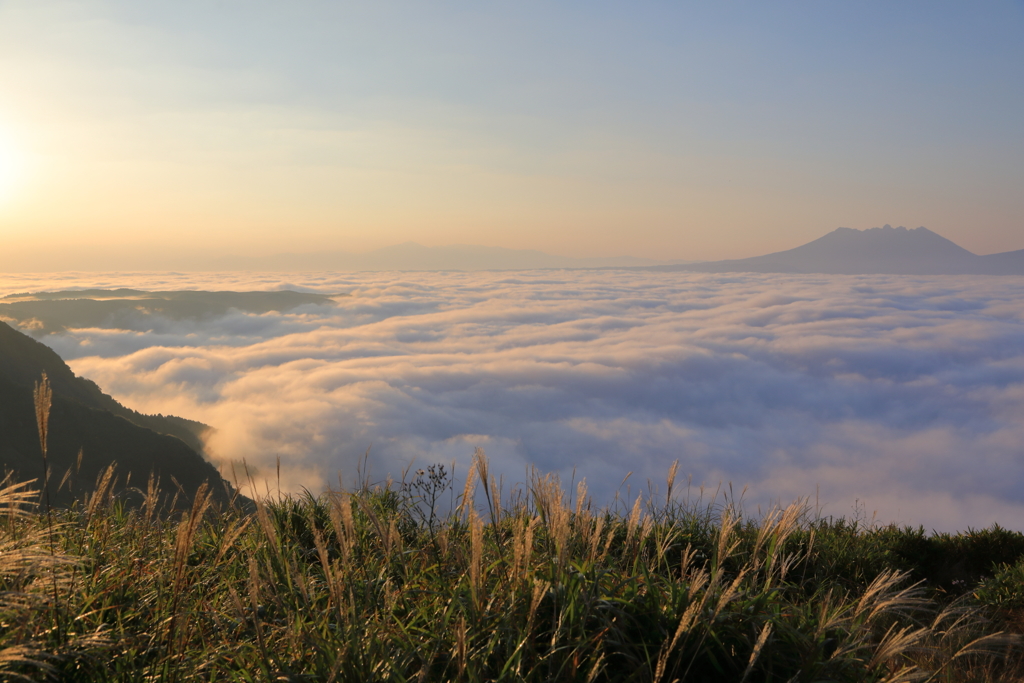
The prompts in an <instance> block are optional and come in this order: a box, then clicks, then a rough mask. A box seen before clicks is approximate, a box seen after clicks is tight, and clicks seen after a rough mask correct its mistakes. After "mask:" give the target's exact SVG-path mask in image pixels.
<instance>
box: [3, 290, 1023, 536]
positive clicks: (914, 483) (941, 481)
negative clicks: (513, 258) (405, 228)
mask: <svg viewBox="0 0 1024 683" xmlns="http://www.w3.org/2000/svg"><path fill="white" fill-rule="evenodd" d="M82 277H83V278H84V277H86V276H82ZM147 277H149V278H151V279H155V278H156V276H140V275H134V276H124V277H123V278H121V279H118V278H117V277H113V276H111V277H109V278H107V279H106V280H103V281H104V282H108V283H109V284H110V285H111V286H113V285H114V284H117V285H119V286H123V284H124V282H127V281H130V284H131V286H133V287H140V288H147V285H148V286H149V287H151V288H155V287H157V286H159V287H162V288H170V287H173V286H174V284H173V282H171V281H175V282H177V281H181V282H184V281H185V280H186V279H187V280H188V282H189V286H190V287H212V286H216V287H217V288H221V289H224V288H232V287H234V288H239V287H245V286H247V285H246V283H248V286H249V287H252V286H253V284H256V285H257V286H258V287H259V288H264V289H270V288H277V287H282V286H292V287H303V288H305V289H307V290H309V291H321V292H346V293H349V294H351V296H349V297H342V298H339V299H338V300H337V301H338V304H337V306H336V307H303V309H301V310H299V311H296V312H294V313H285V314H280V313H272V314H265V315H261V316H255V315H245V314H241V313H232V314H230V315H228V316H225V317H223V318H221V319H219V320H217V321H216V324H215V325H211V326H208V327H204V328H202V329H200V328H197V327H196V326H191V327H188V328H184V327H181V328H175V327H174V326H168V325H164V326H160V329H158V330H154V331H152V332H141V333H140V332H129V331H122V330H110V329H79V330H72V331H71V332H70V333H68V334H65V335H55V336H51V337H48V338H47V339H46V341H47V343H48V344H50V345H51V346H53V347H54V348H55V349H56V350H57V351H58V352H59V353H61V354H62V356H64V357H65V358H67V359H71V361H70V362H71V365H72V367H73V368H74V370H75V371H76V372H78V373H79V374H82V375H85V376H86V377H89V378H91V379H93V380H95V381H96V382H97V383H98V384H99V385H100V386H102V387H103V388H104V389H105V390H107V391H108V392H110V393H112V394H113V395H114V396H115V397H117V398H118V399H119V400H122V401H124V402H125V403H126V404H128V405H130V406H132V407H134V408H136V409H139V410H143V411H147V412H162V413H175V414H180V415H182V416H185V417H190V418H193V419H199V420H202V421H204V422H207V423H208V424H211V425H213V426H215V427H216V428H217V430H218V431H217V433H216V435H215V436H213V437H212V438H211V440H210V444H209V446H210V449H211V451H212V452H213V453H214V454H215V455H216V457H218V458H219V459H221V460H223V461H225V462H226V461H231V460H241V459H243V458H244V459H245V460H246V461H247V462H249V463H252V464H254V465H256V466H258V467H262V468H266V467H268V466H269V467H272V466H273V463H274V461H275V460H276V458H277V457H280V458H281V460H282V467H283V472H282V476H283V478H284V481H283V485H284V486H285V487H288V488H291V489H295V488H298V487H301V486H306V487H309V488H311V489H317V488H319V487H321V486H324V485H325V484H327V483H329V482H331V481H336V477H337V474H338V473H339V472H341V473H343V475H344V476H345V477H346V478H347V480H351V478H352V477H353V476H354V475H355V472H356V468H357V465H358V463H359V462H360V461H361V459H362V456H363V454H364V452H365V451H366V449H367V447H369V446H370V445H371V444H372V452H371V453H372V455H371V458H370V466H371V471H372V473H373V474H375V475H377V476H380V477H383V476H384V475H385V474H387V473H391V474H394V475H397V474H398V473H399V472H400V471H401V470H402V469H403V467H405V466H406V465H407V464H408V463H409V462H411V461H414V460H415V462H417V463H418V465H420V466H422V465H424V464H427V463H429V462H438V461H440V462H448V461H450V460H452V459H455V460H458V461H459V462H460V463H461V465H460V469H461V470H462V471H465V469H466V468H465V465H466V463H467V461H468V456H469V454H470V453H471V452H472V449H473V447H474V446H477V445H479V446H483V447H484V448H485V450H487V452H488V454H489V455H490V456H491V459H492V461H493V462H494V465H495V466H496V469H497V470H498V471H499V472H501V473H503V474H504V475H505V476H506V479H507V480H510V481H522V480H523V479H524V476H525V470H526V468H527V467H528V466H530V465H536V466H537V467H538V468H540V469H541V470H548V471H557V472H560V473H562V474H563V476H564V477H565V478H566V479H568V478H570V477H571V476H572V474H571V473H572V471H573V469H574V468H575V469H576V472H577V474H576V477H577V478H579V477H580V476H585V477H586V478H587V481H588V485H589V487H590V490H591V491H592V492H593V493H594V494H595V495H596V496H597V497H598V498H599V499H600V498H602V497H603V498H604V499H606V500H608V499H610V498H611V496H612V495H613V494H614V491H615V490H616V487H617V486H618V485H619V483H620V482H621V481H622V479H623V477H624V476H625V475H626V473H627V472H629V471H633V472H634V473H635V474H634V475H633V478H632V479H631V481H632V482H646V480H647V479H651V480H652V481H659V480H661V479H662V478H663V477H664V473H665V471H666V470H667V469H668V466H669V465H670V463H671V462H672V461H673V460H675V459H677V458H678V459H679V460H680V470H681V472H682V473H685V474H689V475H692V477H693V481H694V482H695V483H707V484H709V485H711V486H715V485H716V484H717V483H718V482H720V481H722V482H733V484H734V485H735V486H736V487H737V488H738V487H740V486H743V485H749V486H750V490H749V493H748V495H747V504H748V505H750V506H756V505H765V504H768V503H769V502H771V501H774V500H780V501H782V502H788V501H790V500H792V499H793V498H796V497H800V496H811V497H814V496H815V495H817V496H818V499H819V500H820V501H821V502H824V503H826V507H825V512H826V513H832V514H838V515H848V514H850V513H851V512H852V510H853V506H854V505H855V501H856V504H857V505H863V506H864V509H865V510H866V512H867V513H868V514H869V515H870V513H872V512H874V511H877V512H878V515H879V518H880V519H883V520H890V519H896V520H899V521H901V522H907V523H915V524H916V523H922V524H925V525H926V526H928V527H930V528H940V529H954V528H966V527H967V526H975V527H977V526H985V525H988V524H991V523H992V522H994V521H998V522H999V523H1001V524H1003V525H1007V526H1013V527H1017V528H1021V527H1024V447H1022V445H1021V444H1024V304H1022V303H1021V302H1024V296H1022V295H1024V278H1017V277H1004V278H998V277H990V278H977V277H975V278H970V277H955V276H954V277H906V276H808V275H799V276H778V275H754V274H728V275H704V274H687V273H643V272H631V271H624V270H619V271H527V272H516V273H508V272H487V273H415V274H413V273H366V274H321V275H301V276H299V275H292V276H289V279H287V280H286V279H285V278H282V277H281V276H269V275H268V276H251V275H244V276H243V275H231V276H222V277H220V278H219V279H218V277H217V276H203V277H205V278H207V279H206V280H204V281H198V280H197V279H196V278H195V277H186V276H184V275H164V276H160V282H159V283H158V284H157V283H154V284H149V282H150V281H148V280H146V278H147ZM40 278H42V276H40ZM232 278H234V279H232ZM22 284H24V283H22ZM87 284H88V285H91V284H92V281H90V282H88V283H86V282H85V281H84V280H83V285H82V286H86V285H87ZM2 285H3V288H5V289H8V290H10V289H11V288H13V287H15V284H13V283H9V282H3V283H2ZM179 286H180V285H179ZM634 490H635V484H634Z"/></svg>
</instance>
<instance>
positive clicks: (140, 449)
mask: <svg viewBox="0 0 1024 683" xmlns="http://www.w3.org/2000/svg"><path fill="white" fill-rule="evenodd" d="M44 372H45V373H46V375H47V377H48V378H49V380H50V386H51V388H52V390H53V407H52V410H51V413H50V435H49V462H50V467H51V473H52V475H51V476H52V477H53V478H54V480H53V484H52V485H51V490H50V495H51V499H52V500H53V501H54V503H55V504H58V505H67V504H70V503H71V501H72V500H74V499H75V498H76V497H81V495H82V494H83V493H84V492H86V491H89V490H91V488H92V486H93V485H94V483H95V481H96V479H97V477H98V476H99V475H100V474H101V473H102V472H103V471H105V470H106V468H107V467H108V466H109V465H110V464H116V466H117V476H118V478H119V482H120V485H119V489H120V490H125V489H126V488H127V487H139V488H141V489H145V488H146V485H147V482H148V480H149V477H150V475H151V474H152V475H154V476H155V477H156V478H157V479H158V480H159V482H160V484H161V488H162V489H163V491H164V492H165V493H166V494H167V495H168V496H173V494H174V493H179V494H181V500H182V501H187V500H189V499H190V498H191V497H192V496H193V495H194V494H195V492H196V490H197V489H198V487H199V486H200V484H202V483H204V482H207V483H209V484H210V487H211V490H212V491H213V495H214V497H215V499H216V500H219V501H221V502H225V501H226V500H227V499H228V498H229V497H230V496H231V490H230V487H228V486H227V485H226V483H225V482H224V480H223V479H222V477H221V476H220V474H219V473H218V472H217V469H216V468H215V467H214V466H213V465H212V464H210V463H209V462H207V461H206V460H205V459H204V458H203V457H202V456H201V455H200V454H199V451H198V450H197V449H196V448H193V447H192V446H190V444H189V442H192V443H194V444H200V441H199V438H198V433H199V432H201V430H202V429H205V428H206V427H205V425H202V424H200V423H197V422H192V421H188V420H182V419H181V418H167V417H164V416H158V415H142V414H140V413H137V412H135V411H133V410H131V409H129V408H126V407H124V406H122V405H121V404H120V403H118V402H117V401H115V400H114V399H113V398H112V397H110V396H108V395H106V394H104V393H103V392H102V391H101V390H100V388H99V387H98V386H96V384H95V383H93V382H91V381H89V380H87V379H84V378H81V377H77V376H76V375H75V374H74V373H73V372H72V371H71V368H69V367H68V366H67V364H66V363H64V361H63V360H62V359H61V358H60V356H58V355H57V354H56V353H55V352H54V351H53V350H52V349H50V348H49V347H48V346H46V345H45V344H42V343H40V342H37V341H35V340H34V339H32V338H31V337H28V336H27V335H25V334H22V333H21V332H18V331H17V330H15V329H14V328H12V327H11V326H9V325H7V324H6V323H3V322H0V469H2V470H7V471H11V472H13V473H14V476H15V478H16V479H18V480H27V479H37V480H39V481H41V480H42V476H43V468H42V460H41V456H40V449H39V437H38V433H37V428H36V418H35V408H34V405H33V397H32V390H33V388H34V386H35V383H36V382H38V381H39V379H40V377H41V376H42V373H44ZM79 451H81V453H82V457H81V460H80V462H79V459H78V455H79ZM69 472H70V474H69V477H68V480H67V481H66V482H65V483H64V485H63V486H61V487H60V489H59V491H58V490H57V483H59V482H60V481H61V480H62V479H63V478H64V476H65V473H69Z"/></svg>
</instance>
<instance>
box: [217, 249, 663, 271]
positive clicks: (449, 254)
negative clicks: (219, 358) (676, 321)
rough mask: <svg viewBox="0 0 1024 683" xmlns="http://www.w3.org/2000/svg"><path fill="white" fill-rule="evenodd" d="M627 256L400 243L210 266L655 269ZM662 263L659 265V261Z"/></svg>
mask: <svg viewBox="0 0 1024 683" xmlns="http://www.w3.org/2000/svg"><path fill="white" fill-rule="evenodd" d="M658 263H659V262H658V261H656V260H654V259H647V258H637V257H633V256H620V257H606V258H605V257H602V258H573V257H570V256H554V255H552V254H546V253H544V252H542V251H536V250H533V249H505V248H503V247H481V246H476V245H471V244H455V245H450V246H444V247H425V246H423V245H421V244H417V243H416V242H405V243H403V244H397V245H394V246H391V247H384V248H382V249H375V250H373V251H368V252H365V253H362V254H352V253H348V252H341V251H336V252H320V253H315V254H276V255H274V256H265V257H252V258H249V257H239V256H232V257H225V258H222V259H218V260H216V261H215V262H214V263H213V264H212V265H213V266H214V267H216V268H218V269H223V270H283V271H302V270H355V271H360V270H531V269H537V268H540V269H543V268H607V267H637V266H651V265H657V264H658ZM663 263H664V262H663Z"/></svg>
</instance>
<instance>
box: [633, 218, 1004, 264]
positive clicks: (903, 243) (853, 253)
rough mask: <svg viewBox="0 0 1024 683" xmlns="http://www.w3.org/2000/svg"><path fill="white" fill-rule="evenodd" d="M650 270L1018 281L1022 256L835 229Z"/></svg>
mask: <svg viewBox="0 0 1024 683" xmlns="http://www.w3.org/2000/svg"><path fill="white" fill-rule="evenodd" d="M651 269H652V270H685V271H694V272H701V273H727V272H751V273H826V274H837V275H861V274H895V275H1024V250H1020V251H1009V252H1005V253H1001V254H990V255H988V256H978V255H976V254H973V253H971V252H969V251H967V250H966V249H964V248H963V247H961V246H958V245H957V244H955V243H953V242H951V241H950V240H948V239H946V238H945V237H942V236H941V235H938V234H936V233H934V232H932V231H931V230H928V229H927V228H923V227H922V228H916V229H914V230H908V229H906V228H904V227H898V228H893V227H891V226H889V225H886V226H885V227H882V228H871V229H869V230H854V229H852V228H837V229H836V230H833V231H832V232H830V233H828V234H827V235H825V236H823V237H819V238H818V239H816V240H814V241H813V242H808V243H807V244H804V245H802V246H799V247H796V248H795V249H789V250H787V251H779V252H775V253H774V254H766V255H764V256H755V257H753V258H745V259H732V260H727V261H706V262H703V263H689V264H679V265H671V266H654V267H652V268H651Z"/></svg>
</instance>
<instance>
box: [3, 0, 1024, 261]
mask: <svg viewBox="0 0 1024 683" xmlns="http://www.w3.org/2000/svg"><path fill="white" fill-rule="evenodd" d="M1022 179H1024V2H1020V1H1017V2H972V3H963V2H956V3H952V2H949V3H947V2H935V1H932V0H929V1H928V2H901V3H891V2H858V3H838V2H805V3H714V5H713V6H710V4H708V3H677V2H671V3H669V2H634V3H605V2H593V1H591V2H560V3H537V2H516V3H503V4H502V5H500V6H499V5H498V4H496V3H486V4H484V3H390V2H374V3H344V2H334V1H332V2H316V1H312V0H310V1H303V2H289V3H285V2H272V3H271V2H256V1H249V0H247V1H246V2H242V1H241V0H221V1H211V0H203V1H190V0H179V1H176V2H161V3H153V2H136V1H127V0H126V1H123V2H118V1H109V2H103V1H98V0H97V1H89V0H85V1H81V2H70V1H69V2H55V1H49V0H13V1H3V0H0V240H2V244H3V250H4V253H5V255H6V258H7V259H8V260H11V259H14V258H22V259H25V261H24V262H25V263H36V262H39V264H40V266H39V267H40V269H45V270H54V269H59V268H67V267H76V266H77V267H80V268H88V267H89V263H90V259H92V258H95V257H97V256H98V255H100V254H102V255H105V256H107V257H109V256H110V255H111V254H113V255H115V256H116V255H123V257H124V259H125V263H126V264H128V263H131V264H135V265H137V266H138V267H147V266H160V265H163V264H164V262H162V261H160V259H161V258H170V257H172V256H176V255H180V254H186V253H189V252H193V251H195V250H197V249H201V250H203V251H204V253H207V254H218V253H237V254H246V255H262V254H269V253H275V252H282V251H286V252H301V251H322V250H333V249H341V250H352V251H360V250H366V249H371V248H375V247H381V246H386V245H389V244H394V243H398V242H402V241H406V240H415V241H418V242H421V243H423V244H427V245H443V244H450V243H473V244H482V245H490V246H504V247H512V248H535V249H542V250H545V251H548V252H551V253H558V254H565V255H572V256H610V255H621V254H631V255H636V256H647V257H655V258H665V259H669V258H672V259H714V258H727V257H743V256H752V255H756V254H760V253H764V252H768V251H776V250H780V249H786V248H790V247H793V246H797V245H798V244H801V243H803V242H806V241H809V240H811V239H814V238H816V237H819V236H820V235H822V234H823V233H825V232H827V231H829V230H832V229H834V228H836V227H838V226H847V227H853V228H868V227H873V226H878V225H882V224H883V223H890V224H892V225H906V226H908V227H916V226H918V225H924V226H927V227H928V228H930V229H932V230H934V231H936V232H938V233H940V234H942V235H944V236H946V237H948V238H950V239H952V240H954V241H956V242H958V243H959V244H961V245H962V246H964V247H966V248H968V249H970V250H972V251H974V252H976V253H991V252H997V251H1006V250H1011V249H1020V248H1024V230H1022V229H1021V228H1022V226H1024V191H1022V188H1021V184H1022ZM42 254H46V255H48V256H47V257H46V258H43V257H42V256H41V255H42ZM33 259H35V260H33ZM48 259H49V260H48ZM47 266H49V267H47Z"/></svg>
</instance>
